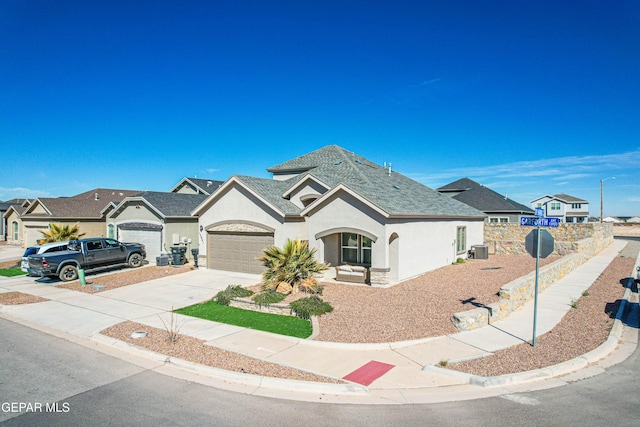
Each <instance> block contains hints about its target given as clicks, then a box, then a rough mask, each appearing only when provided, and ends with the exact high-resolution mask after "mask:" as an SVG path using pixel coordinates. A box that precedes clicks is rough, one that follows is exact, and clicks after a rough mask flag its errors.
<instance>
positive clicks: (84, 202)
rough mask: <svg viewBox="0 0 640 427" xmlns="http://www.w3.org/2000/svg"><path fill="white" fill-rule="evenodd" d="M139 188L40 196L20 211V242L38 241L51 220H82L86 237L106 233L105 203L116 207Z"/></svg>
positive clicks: (81, 225)
mask: <svg viewBox="0 0 640 427" xmlns="http://www.w3.org/2000/svg"><path fill="white" fill-rule="evenodd" d="M139 192H140V191H138V190H117V189H106V188H97V189H94V190H91V191H87V192H85V193H81V194H78V195H76V196H72V197H57V198H37V199H35V200H33V201H32V202H31V203H29V205H28V206H27V207H26V208H24V209H23V211H22V212H20V213H19V214H18V217H19V220H20V222H21V224H20V240H21V243H20V244H21V245H23V246H25V247H26V246H34V245H36V244H37V242H38V240H40V239H41V238H42V231H45V230H48V229H49V224H50V223H58V224H62V225H74V224H78V225H79V228H80V232H81V233H84V237H103V236H104V233H105V223H106V220H105V218H106V216H105V215H106V214H107V213H108V212H107V211H106V210H105V207H109V206H111V207H113V206H114V203H116V202H120V201H121V200H122V199H124V198H125V197H127V196H132V195H134V194H137V193H139ZM16 213H17V211H16ZM7 220H8V221H9V218H7Z"/></svg>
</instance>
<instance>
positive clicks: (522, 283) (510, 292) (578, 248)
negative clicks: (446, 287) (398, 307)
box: [451, 235, 613, 331]
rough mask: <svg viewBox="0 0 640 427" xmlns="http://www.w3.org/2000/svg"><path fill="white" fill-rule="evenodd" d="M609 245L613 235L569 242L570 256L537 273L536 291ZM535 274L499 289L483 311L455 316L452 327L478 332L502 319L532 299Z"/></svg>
mask: <svg viewBox="0 0 640 427" xmlns="http://www.w3.org/2000/svg"><path fill="white" fill-rule="evenodd" d="M612 242H613V235H611V236H609V237H608V238H605V239H597V238H588V239H582V240H579V241H576V242H571V244H570V245H567V247H571V249H572V251H573V252H572V253H570V254H569V255H565V256H564V257H562V258H561V259H559V260H557V261H555V262H553V263H551V264H549V265H546V266H544V267H542V268H540V270H539V272H538V291H539V292H541V291H542V290H544V289H546V288H547V287H549V285H551V284H552V283H554V282H556V281H557V280H559V279H561V278H563V277H564V276H566V275H567V274H569V273H570V272H572V271H573V270H575V269H576V268H577V267H578V266H580V265H582V264H583V263H584V262H585V261H587V260H588V259H589V258H591V257H592V256H593V255H595V254H596V253H598V252H600V251H601V250H602V249H603V248H605V247H606V246H608V245H610V244H611V243H612ZM535 280H536V273H535V271H534V272H531V273H529V274H527V275H526V276H523V277H519V278H518V279H516V280H513V281H512V282H509V283H507V284H505V285H504V286H502V287H501V288H500V292H499V294H500V300H499V301H498V302H495V303H493V304H489V305H488V306H486V307H479V308H475V309H472V310H468V311H462V312H459V313H455V314H454V315H453V316H452V317H451V321H452V322H453V324H454V326H455V327H456V328H458V330H461V331H468V330H471V329H477V328H481V327H483V326H486V325H488V324H490V323H491V322H493V321H496V320H499V319H503V318H505V317H506V316H508V315H509V314H510V313H511V312H513V311H514V310H515V309H517V308H518V307H520V306H521V305H523V304H524V303H525V302H527V301H529V300H531V299H533V296H534V293H535Z"/></svg>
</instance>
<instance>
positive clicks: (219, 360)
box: [101, 322, 344, 384]
mask: <svg viewBox="0 0 640 427" xmlns="http://www.w3.org/2000/svg"><path fill="white" fill-rule="evenodd" d="M135 331H145V332H147V333H148V335H147V336H146V337H144V338H131V334H132V333H133V332H135ZM101 333H102V334H103V335H106V336H108V337H112V338H116V339H118V340H121V341H125V342H128V343H129V344H133V345H137V346H140V347H144V348H146V349H148V350H151V351H155V352H157V353H160V354H164V355H167V356H169V357H176V358H179V359H183V360H188V361H190V362H194V363H198V364H201V365H206V366H212V367H216V368H220V369H225V370H227V371H233V372H241V373H245V374H252V375H260V376H263V377H272V378H288V379H292V380H300V381H313V382H322V383H332V384H344V381H339V380H334V379H333V378H328V377H323V376H320V375H316V374H312V373H309V372H305V371H301V370H298V369H293V368H288V367H285V366H281V365H278V364H275V363H270V362H265V361H262V360H259V359H254V358H252V357H248V356H244V355H242V354H238V353H232V352H229V351H226V350H221V349H219V348H215V347H211V346H209V345H206V344H205V343H204V341H203V340H199V339H196V338H193V337H188V336H184V335H179V336H178V339H177V340H176V341H175V342H171V341H169V339H168V331H166V330H162V329H157V328H152V327H150V326H146V325H141V324H139V323H135V322H123V323H119V324H117V325H114V326H112V327H110V328H108V329H105V330H104V331H102V332H101Z"/></svg>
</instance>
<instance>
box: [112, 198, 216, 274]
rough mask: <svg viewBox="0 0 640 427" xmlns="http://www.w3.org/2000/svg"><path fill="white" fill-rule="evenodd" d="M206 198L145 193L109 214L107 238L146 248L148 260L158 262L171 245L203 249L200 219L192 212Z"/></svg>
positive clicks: (188, 252)
mask: <svg viewBox="0 0 640 427" xmlns="http://www.w3.org/2000/svg"><path fill="white" fill-rule="evenodd" d="M206 197H207V195H206V194H203V193H198V194H196V193H192V194H188V193H162V192H154V191H145V192H142V193H140V194H137V195H135V196H130V197H127V198H125V199H124V200H122V201H121V202H120V203H119V204H118V205H117V206H116V207H115V208H114V209H112V210H110V212H109V213H108V214H107V219H106V221H107V236H108V237H110V238H114V239H117V240H120V241H122V242H136V243H142V244H143V245H145V249H146V251H147V260H149V261H150V262H155V260H156V257H158V256H160V255H161V254H163V253H171V249H170V248H171V246H173V245H178V244H181V245H186V246H187V248H188V249H189V250H187V254H186V255H187V257H188V258H189V259H193V257H192V256H191V249H197V248H199V247H200V243H201V242H200V241H199V240H198V238H199V237H198V236H199V233H198V218H196V217H193V216H191V214H190V213H191V211H192V210H193V209H194V208H195V207H196V206H198V205H199V204H200V203H202V201H204V199H205V198H206Z"/></svg>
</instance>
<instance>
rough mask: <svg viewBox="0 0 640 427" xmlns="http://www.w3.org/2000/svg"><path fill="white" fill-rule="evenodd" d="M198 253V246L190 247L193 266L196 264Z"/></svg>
mask: <svg viewBox="0 0 640 427" xmlns="http://www.w3.org/2000/svg"><path fill="white" fill-rule="evenodd" d="M199 253H200V250H199V249H198V248H195V249H191V255H193V265H194V266H195V267H197V266H198V254H199Z"/></svg>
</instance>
